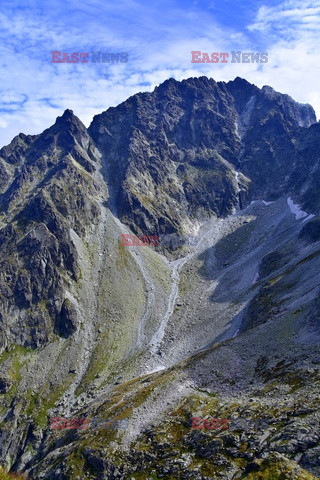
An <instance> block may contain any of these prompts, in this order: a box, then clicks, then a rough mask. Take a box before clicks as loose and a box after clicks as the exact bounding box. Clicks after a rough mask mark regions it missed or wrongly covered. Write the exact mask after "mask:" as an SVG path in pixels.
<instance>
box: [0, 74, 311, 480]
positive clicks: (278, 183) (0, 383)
mask: <svg viewBox="0 0 320 480" xmlns="http://www.w3.org/2000/svg"><path fill="white" fill-rule="evenodd" d="M319 152H320V126H319V124H317V123H316V117H315V114H314V111H313V109H312V107H311V106H309V105H301V104H298V103H296V102H295V101H294V100H292V99H291V98H290V97H289V96H288V95H283V94H280V93H277V92H275V91H274V90H273V89H272V88H271V87H263V88H262V89H259V88H257V87H256V86H254V85H251V84H250V83H248V82H247V81H246V80H243V79H240V78H236V79H235V80H234V81H231V82H228V83H225V82H215V81H214V80H213V79H208V78H206V77H200V78H190V79H188V80H184V81H182V82H177V81H175V80H173V79H169V80H167V81H166V82H164V83H163V84H161V85H160V86H159V87H157V88H156V89H155V90H154V91H153V92H152V93H141V94H137V95H134V96H133V97H130V98H129V99H128V100H127V101H126V102H123V103H122V104H121V105H119V106H118V107H116V108H109V109H108V110H107V111H105V112H103V113H102V114H100V115H97V116H95V117H94V119H93V121H92V124H91V125H90V127H89V128H88V129H86V127H85V126H84V125H83V124H82V123H81V121H80V120H79V119H78V118H77V117H76V116H75V115H74V114H73V112H72V111H71V110H66V111H65V112H64V114H63V115H62V116H61V117H58V118H57V120H56V123H55V124H54V125H53V126H52V127H50V128H49V129H47V130H45V131H44V132H43V133H42V134H40V135H34V136H27V135H24V134H19V135H18V136H17V137H15V138H14V139H13V141H12V142H11V144H10V145H8V146H6V147H3V148H2V149H1V150H0V253H1V255H0V417H1V418H0V422H2V423H0V433H3V436H1V437H0V465H1V464H3V465H5V466H6V468H7V469H10V468H11V469H12V470H13V471H25V472H27V473H28V474H29V475H30V478H34V479H38V478H39V479H40V478H55V479H62V478H63V479H78V478H79V479H80V478H81V479H82V478H83V479H92V478H97V479H101V478H103V479H104V478H105V479H107V478H108V479H126V478H136V479H137V480H138V478H139V479H145V480H146V479H150V478H190V479H195V480H209V479H210V480H211V479H215V478H218V477H217V476H219V478H226V479H230V480H231V479H232V478H240V477H241V476H243V477H241V478H246V479H249V480H251V479H253V478H255V476H254V475H255V474H257V475H258V473H259V475H262V476H261V478H269V477H268V475H269V476H270V478H271V476H272V475H273V476H274V475H278V477H279V478H280V475H281V478H284V479H288V480H289V479H293V478H297V479H301V478H305V479H306V480H308V479H313V478H317V477H316V475H318V476H319V475H320V461H319V454H318V449H319V447H318V445H319V442H320V432H319V428H318V425H319V421H318V420H319V408H318V405H317V404H318V401H317V399H318V397H319V370H318V364H319V358H320V355H319V348H318V345H317V343H318V340H319V338H320V329H319V282H318V278H319V273H318V272H319V267H320V263H319V262H320V254H319V252H320V244H319V242H320V234H319V218H318V215H319V212H320V193H319V192H320V185H319V181H320V180H319V179H320V157H319ZM289 196H290V197H291V198H292V199H293V201H294V203H296V204H299V205H300V206H301V208H302V209H303V210H305V211H306V212H307V213H308V214H313V215H314V217H313V218H311V217H308V218H306V216H304V220H302V219H298V220H296V218H295V215H294V214H293V213H291V211H290V209H289V207H288V204H287V197H289ZM261 200H268V201H273V202H274V203H267V204H266V203H265V202H262V201H261ZM296 208H298V207H296ZM125 233H135V234H138V235H139V236H141V235H147V234H149V235H162V234H174V233H176V234H179V235H187V234H191V235H195V234H198V242H197V245H196V246H194V247H192V248H189V247H187V246H182V247H181V248H179V249H177V250H176V251H174V252H171V251H169V248H167V249H165V248H162V249H160V248H151V247H141V248H139V247H125V246H124V245H123V244H122V243H121V235H122V234H125ZM170 260H171V261H170ZM154 339H156V340H154ZM234 415H235V416H239V415H240V416H241V415H243V416H245V417H246V418H252V417H254V418H258V417H259V418H260V417H261V416H266V418H267V419H268V422H269V427H268V428H269V429H268V432H267V433H268V434H266V435H264V434H263V435H262V434H261V432H260V433H259V432H253V431H252V430H250V429H249V430H248V429H247V430H245V429H244V431H240V432H239V431H238V430H235V431H231V430H230V431H229V430H226V431H224V430H222V431H219V432H216V436H215V437H209V436H208V432H204V431H203V430H196V431H192V430H191V429H190V426H191V417H192V416H203V417H204V416H209V417H210V418H211V417H215V418H229V417H231V416H234ZM53 416H56V417H59V416H60V417H72V416H73V417H81V418H84V417H88V418H90V417H94V416H96V417H103V418H105V419H107V418H115V419H117V420H123V419H125V418H128V419H129V427H128V430H126V431H121V429H120V430H119V431H117V430H112V431H111V430H108V429H102V430H99V431H98V432H92V431H90V430H89V429H88V431H87V429H81V430H78V429H70V430H61V431H60V430H59V431H52V429H50V421H49V418H50V417H53ZM315 425H317V427H315ZM297 432H299V438H298V441H296V434H297ZM209 433H210V432H209ZM211 433H212V432H211ZM124 447H125V448H124ZM123 448H124V450H123V451H122V449H123ZM126 448H127V449H126ZM137 471H139V472H140V473H139V475H140V476H137ZM141 472H142V473H141ZM308 472H310V473H308ZM278 477H277V478H278ZM259 478H260V477H259ZM274 478H276V477H274Z"/></svg>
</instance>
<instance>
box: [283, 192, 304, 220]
mask: <svg viewBox="0 0 320 480" xmlns="http://www.w3.org/2000/svg"><path fill="white" fill-rule="evenodd" d="M287 204H288V206H289V208H290V210H291V213H293V214H294V215H295V216H296V220H301V218H305V217H307V216H308V214H307V213H306V212H304V211H303V210H301V208H300V206H299V205H296V204H295V203H293V201H292V200H291V198H290V197H289V198H287Z"/></svg>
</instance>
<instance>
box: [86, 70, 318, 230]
mask: <svg viewBox="0 0 320 480" xmlns="http://www.w3.org/2000/svg"><path fill="white" fill-rule="evenodd" d="M315 121H316V117H315V114H314V111H313V109H312V107H311V106H309V105H300V104H298V103H296V102H294V101H293V100H292V99H291V98H290V97H289V96H288V95H282V94H280V93H277V92H275V91H274V90H273V89H272V88H270V87H264V88H263V89H261V90H260V89H259V88H257V87H255V86H254V85H251V84H250V83H248V82H247V81H245V80H242V79H240V78H237V79H235V80H234V81H232V82H228V83H224V82H215V81H214V80H212V79H207V78H206V77H201V78H191V79H188V80H184V81H182V82H177V81H175V80H173V79H170V80H167V81H166V82H164V83H163V84H162V85H160V86H159V87H157V88H156V89H155V90H154V92H152V93H144V94H138V95H135V96H133V97H131V98H130V99H128V100H127V101H126V102H124V103H122V104H121V105H119V107H116V108H110V109H109V110H107V111H106V112H104V113H103V114H101V115H97V116H96V117H95V118H94V120H93V122H92V124H91V126H90V128H89V132H90V135H91V136H92V138H93V139H94V140H95V142H96V143H97V145H98V146H99V149H100V150H101V152H102V153H103V154H104V156H105V158H106V162H107V165H108V173H107V175H108V176H109V178H112V191H113V195H112V199H113V206H114V205H116V206H117V213H118V214H119V217H120V218H121V220H122V221H123V222H124V223H127V224H128V225H129V226H130V227H131V228H132V229H133V230H134V231H136V232H138V233H146V232H149V231H150V232H153V233H163V232H164V231H169V232H174V231H179V230H182V231H183V230H185V231H188V229H190V228H191V226H192V224H193V223H194V221H195V220H199V219H200V220H201V219H204V218H207V217H208V216H210V215H212V214H216V215H218V216H221V215H222V216H224V215H227V214H229V213H231V212H232V211H233V210H234V208H235V207H237V206H238V205H239V204H240V206H241V207H242V206H244V205H246V204H248V202H249V200H251V199H252V198H254V197H261V196H262V197H264V196H267V197H268V196H269V197H270V198H271V197H273V198H278V197H279V196H280V195H281V194H283V193H284V192H285V189H286V188H287V186H288V185H287V182H286V178H287V175H288V173H290V172H291V171H292V169H293V165H294V162H293V158H294V157H295V154H296V147H295V142H294V135H295V134H296V132H297V130H299V127H300V126H303V127H309V126H310V125H311V124H312V123H314V122H315ZM236 170H239V171H240V172H242V173H241V174H240V176H239V174H238V173H237V171H236Z"/></svg>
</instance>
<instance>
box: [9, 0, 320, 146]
mask: <svg viewBox="0 0 320 480" xmlns="http://www.w3.org/2000/svg"><path fill="white" fill-rule="evenodd" d="M319 20H320V0H314V1H312V2H311V1H310V2H309V1H303V0H302V1H297V0H288V1H284V2H281V1H280V2H279V1H277V2H276V1H272V0H268V1H259V0H258V1H256V2H253V1H248V2H237V1H234V0H212V1H211V0H193V1H192V0H171V1H168V0H162V1H158V0H156V1H153V2H152V3H150V2H147V1H139V0H118V1H112V2H111V1H109V0H91V1H84V0H78V1H74V0H70V1H69V0H67V1H61V0H53V1H50V2H46V1H41V0H38V1H35V0H34V1H23V0H22V1H19V2H17V1H15V0H13V1H12V0H10V1H8V0H2V1H1V6H0V35H1V41H0V59H1V76H0V90H1V96H0V147H1V146H3V145H5V144H7V143H9V142H10V141H11V139H12V138H13V137H14V136H15V135H17V134H18V133H20V132H23V133H26V134H35V133H40V132H41V131H43V130H44V129H45V128H47V127H49V126H50V125H52V123H54V121H55V118H56V117H57V116H59V115H61V114H62V112H63V111H64V110H65V109H66V108H71V109H72V110H73V111H74V113H75V114H76V115H77V116H78V117H79V118H80V119H81V120H82V121H83V122H84V124H85V125H86V126H88V125H89V124H90V122H91V120H92V117H93V115H95V114H97V113H100V112H102V111H103V110H106V109H107V108H108V107H110V106H116V105H117V104H119V103H120V102H122V101H124V100H125V99H126V98H128V97H129V96H130V95H133V94H134V93H137V92H139V91H151V90H153V89H154V87H155V86H156V85H158V84H159V83H161V82H162V81H164V80H166V79H167V78H169V77H174V78H176V79H177V80H182V79H183V78H188V77H191V76H201V75H207V76H209V77H212V78H214V79H215V80H224V81H228V80H232V79H234V78H235V77H236V76H241V77H243V78H246V79H247V80H248V81H250V82H252V83H255V84H256V85H258V86H259V87H262V86H263V85H271V86H272V87H273V88H275V89H276V90H278V91H280V92H283V93H288V94H289V95H291V96H292V97H293V98H294V99H295V100H297V101H299V102H302V103H310V104H311V105H313V107H314V108H315V109H316V112H317V116H318V117H319V116H320V87H319V78H320V75H319V74H320V71H319V70H320V49H319V47H318V45H319V40H320V28H319ZM53 50H59V51H61V52H68V53H69V54H71V53H72V52H89V53H90V52H91V51H98V50H100V51H101V52H106V53H109V52H114V53H117V52H128V54H129V57H128V62H127V63H122V64H113V65H112V64H108V63H101V64H97V63H92V62H91V61H90V58H89V63H85V64H82V63H80V64H66V63H63V64H53V63H51V53H50V52H51V51H53ZM192 50H200V51H202V52H208V53H209V54H210V53H212V52H231V51H232V50H241V51H243V52H268V58H269V61H268V63H265V64H256V63H250V64H248V63H240V64H231V63H226V64H221V63H219V64H206V63H204V64H192V63H191V53H190V52H191V51H192Z"/></svg>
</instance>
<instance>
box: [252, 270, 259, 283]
mask: <svg viewBox="0 0 320 480" xmlns="http://www.w3.org/2000/svg"><path fill="white" fill-rule="evenodd" d="M258 280H259V273H258V272H257V273H256V274H255V276H254V279H253V280H252V285H253V284H254V283H256V282H257V281H258Z"/></svg>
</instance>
